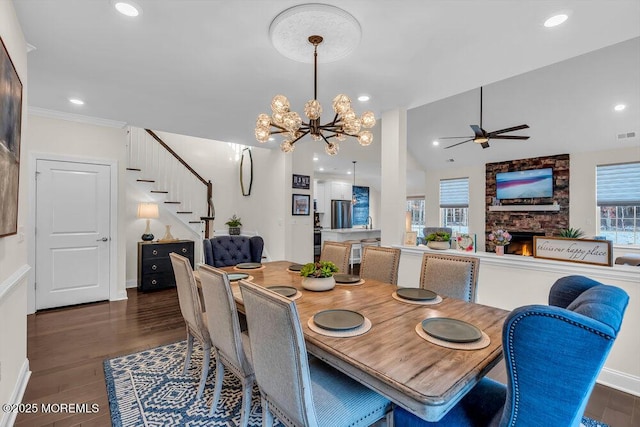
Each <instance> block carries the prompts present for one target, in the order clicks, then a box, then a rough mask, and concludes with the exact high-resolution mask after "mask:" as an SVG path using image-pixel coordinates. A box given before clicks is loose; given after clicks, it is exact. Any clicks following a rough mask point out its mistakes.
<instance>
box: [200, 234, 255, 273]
mask: <svg viewBox="0 0 640 427" xmlns="http://www.w3.org/2000/svg"><path fill="white" fill-rule="evenodd" d="M203 247H204V262H205V264H207V265H211V266H213V267H218V268H220V267H229V266H233V265H236V264H239V263H242V262H261V261H262V250H263V249H264V240H263V239H262V237H261V236H251V237H248V236H217V237H214V238H212V239H204V241H203Z"/></svg>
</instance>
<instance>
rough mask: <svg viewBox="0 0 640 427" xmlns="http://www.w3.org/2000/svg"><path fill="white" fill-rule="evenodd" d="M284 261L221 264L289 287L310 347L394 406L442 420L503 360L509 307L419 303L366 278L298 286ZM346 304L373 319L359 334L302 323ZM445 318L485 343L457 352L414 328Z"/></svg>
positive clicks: (258, 279)
mask: <svg viewBox="0 0 640 427" xmlns="http://www.w3.org/2000/svg"><path fill="white" fill-rule="evenodd" d="M291 264H292V262H289V261H274V262H268V263H264V264H263V268H261V269H256V270H239V269H237V268H235V267H225V268H223V269H222V270H225V271H227V272H228V273H247V274H249V275H251V276H252V277H253V279H251V281H252V282H254V283H256V284H258V285H262V286H265V287H266V286H275V285H282V286H292V287H295V288H296V289H298V290H299V291H300V292H301V293H302V296H301V297H300V298H298V299H296V300H295V303H296V306H297V310H298V313H299V316H300V323H301V326H302V330H303V333H304V337H305V343H306V346H307V351H308V352H309V353H311V354H313V355H314V356H316V357H318V358H320V359H321V360H323V361H325V362H327V363H329V364H330V365H332V366H334V367H335V368H337V369H338V370H340V371H342V372H344V373H346V374H347V375H349V376H351V377H352V378H354V379H356V380H358V381H359V382H361V383H363V384H365V385H366V386H368V387H370V388H372V389H374V390H376V391H378V392H379V393H381V394H383V395H385V396H386V397H388V398H389V399H390V400H392V401H393V402H394V403H396V404H398V405H400V406H402V407H404V408H405V409H407V410H409V411H410V412H412V413H414V414H416V415H417V416H419V417H421V418H423V419H425V420H428V421H437V420H439V419H441V418H442V417H443V416H444V415H445V414H446V413H447V412H448V410H449V409H450V408H451V407H453V406H454V405H455V404H456V403H457V402H458V401H459V400H460V399H461V398H462V397H463V396H464V395H465V394H466V393H467V392H468V391H469V390H470V389H471V388H473V386H474V385H475V384H476V383H477V382H478V381H480V380H481V379H482V378H483V377H484V376H485V375H486V374H487V372H489V370H491V368H492V367H493V366H495V365H496V364H497V363H498V362H499V361H500V359H501V358H502V325H503V323H504V320H505V318H506V316H507V314H508V313H509V312H508V311H505V310H502V309H499V308H495V307H489V306H485V305H481V304H476V303H469V302H465V301H462V300H458V299H455V298H448V297H443V298H442V299H443V300H442V302H441V303H439V304H435V305H418V304H410V303H406V302H402V301H398V300H396V299H394V298H393V297H392V294H393V292H394V291H395V290H396V289H397V287H396V286H394V285H391V284H388V283H383V282H379V281H376V280H371V279H365V283H364V284H362V285H357V286H354V285H351V286H343V285H340V284H337V285H336V287H335V288H333V289H331V290H329V291H324V292H313V291H308V290H305V289H304V288H303V287H302V284H301V282H302V277H301V276H300V274H299V273H297V272H290V271H288V267H289V265H291ZM231 286H232V290H233V294H234V298H235V301H236V304H237V306H238V310H239V311H241V312H244V307H243V302H242V295H241V293H240V289H239V285H238V282H232V283H231ZM327 309H347V310H353V311H357V312H359V313H361V314H362V315H364V316H365V317H366V318H368V319H369V320H370V321H371V324H372V327H371V329H370V330H369V331H368V332H366V333H364V334H363V335H359V336H355V337H349V338H336V337H330V336H325V335H321V334H319V333H316V332H314V331H312V330H311V329H310V328H309V327H308V325H307V321H308V319H309V318H310V317H312V316H313V315H314V314H316V313H317V312H319V311H322V310H327ZM432 317H447V318H454V319H459V320H462V321H465V322H468V323H471V324H473V325H475V326H476V327H478V328H479V329H480V330H481V331H483V332H485V333H486V334H487V335H488V337H489V339H490V343H489V345H488V346H487V347H485V348H483V349H480V350H454V349H451V348H446V347H441V346H439V345H436V344H432V343H430V342H428V341H426V340H425V339H424V338H422V337H420V336H419V335H418V334H417V333H416V331H415V329H416V325H417V324H419V323H420V322H422V321H423V320H424V319H427V318H432Z"/></svg>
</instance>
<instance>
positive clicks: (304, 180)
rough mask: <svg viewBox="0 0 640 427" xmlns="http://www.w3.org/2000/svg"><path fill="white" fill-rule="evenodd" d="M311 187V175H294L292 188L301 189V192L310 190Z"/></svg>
mask: <svg viewBox="0 0 640 427" xmlns="http://www.w3.org/2000/svg"><path fill="white" fill-rule="evenodd" d="M310 185H311V177H310V176H309V175H296V174H293V182H292V183H291V186H292V188H299V189H301V190H308V189H309V188H310Z"/></svg>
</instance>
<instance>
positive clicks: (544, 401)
mask: <svg viewBox="0 0 640 427" xmlns="http://www.w3.org/2000/svg"><path fill="white" fill-rule="evenodd" d="M628 302H629V296H628V295H627V293H626V292H625V291H623V290H622V289H620V288H616V287H614V286H608V285H603V284H601V283H599V282H596V281H595V280H592V279H589V278H587V277H583V276H567V277H563V278H560V279H558V280H557V281H556V283H555V284H554V285H553V286H552V288H551V291H550V292H549V305H548V306H545V305H529V306H525V307H520V308H517V309H515V310H513V311H512V312H511V314H510V315H509V316H508V317H507V319H506V320H505V323H504V326H503V329H502V344H503V352H504V356H505V365H506V369H507V377H508V383H507V385H506V386H504V385H502V384H499V383H497V382H495V381H492V380H490V379H488V378H484V379H483V380H481V381H480V382H479V383H478V384H477V385H476V387H474V388H473V389H472V390H471V391H470V392H469V393H468V394H467V395H466V396H465V397H464V398H463V399H462V400H461V401H460V402H459V403H458V404H457V405H456V406H454V407H453V408H452V409H451V411H449V413H447V414H446V415H445V416H444V417H443V418H442V419H441V420H440V421H439V422H437V423H429V422H426V421H424V420H422V419H420V418H418V417H416V416H414V415H412V414H411V413H409V412H407V411H405V410H404V409H402V408H399V407H398V408H396V409H395V410H394V420H395V425H396V426H397V427H416V426H456V427H462V426H500V427H503V426H518V427H522V426H524V427H529V426H531V427H534V426H535V427H538V426H567V427H570V426H571V427H574V426H579V425H580V421H581V419H582V415H583V413H584V410H585V407H586V405H587V402H588V400H589V396H590V394H591V391H592V389H593V386H594V385H595V381H596V378H597V377H598V373H599V372H600V370H601V369H602V366H603V365H604V362H605V360H606V358H607V355H608V354H609V351H610V350H611V346H612V345H613V342H614V340H615V339H616V336H617V335H618V332H619V331H620V325H621V324H622V318H623V315H624V311H625V309H626V308H627V303H628Z"/></svg>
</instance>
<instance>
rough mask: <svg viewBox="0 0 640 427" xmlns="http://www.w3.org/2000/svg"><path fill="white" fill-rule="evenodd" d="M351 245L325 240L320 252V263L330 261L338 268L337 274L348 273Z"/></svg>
mask: <svg viewBox="0 0 640 427" xmlns="http://www.w3.org/2000/svg"><path fill="white" fill-rule="evenodd" d="M350 256H351V243H346V242H333V241H331V240H325V241H324V243H323V244H322V252H320V261H331V262H333V263H334V264H335V265H336V266H337V267H338V272H340V273H349V257H350Z"/></svg>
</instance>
